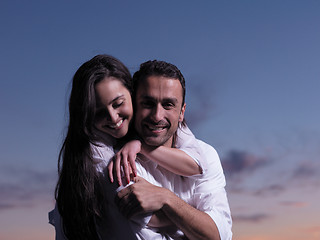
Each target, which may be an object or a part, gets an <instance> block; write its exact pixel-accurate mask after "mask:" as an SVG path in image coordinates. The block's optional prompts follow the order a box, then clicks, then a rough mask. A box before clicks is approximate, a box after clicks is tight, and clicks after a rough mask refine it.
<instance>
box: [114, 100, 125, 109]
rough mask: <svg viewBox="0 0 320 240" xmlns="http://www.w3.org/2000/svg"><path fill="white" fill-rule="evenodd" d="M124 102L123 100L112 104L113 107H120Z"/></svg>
mask: <svg viewBox="0 0 320 240" xmlns="http://www.w3.org/2000/svg"><path fill="white" fill-rule="evenodd" d="M122 104H123V101H121V102H115V103H113V104H112V107H113V108H118V107H120V106H121V105H122Z"/></svg>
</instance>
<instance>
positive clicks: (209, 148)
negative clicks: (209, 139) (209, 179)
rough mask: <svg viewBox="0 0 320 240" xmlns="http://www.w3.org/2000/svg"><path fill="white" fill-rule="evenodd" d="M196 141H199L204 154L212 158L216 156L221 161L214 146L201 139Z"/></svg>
mask: <svg viewBox="0 0 320 240" xmlns="http://www.w3.org/2000/svg"><path fill="white" fill-rule="evenodd" d="M196 140H197V142H198V144H199V147H200V148H201V150H202V152H203V154H205V155H207V154H209V155H210V156H211V157H213V156H215V157H217V158H218V159H219V155H218V153H217V151H216V149H215V148H214V147H213V146H211V145H210V144H208V143H206V142H204V141H202V140H200V139H196Z"/></svg>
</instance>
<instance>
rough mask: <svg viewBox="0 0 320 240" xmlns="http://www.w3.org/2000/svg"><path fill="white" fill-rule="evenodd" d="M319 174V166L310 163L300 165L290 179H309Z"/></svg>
mask: <svg viewBox="0 0 320 240" xmlns="http://www.w3.org/2000/svg"><path fill="white" fill-rule="evenodd" d="M318 174H319V166H318V165H316V164H315V163H313V162H311V161H304V162H302V163H300V164H299V165H298V166H297V167H296V169H295V170H294V172H293V174H292V178H293V179H296V178H299V179H301V178H311V177H313V176H315V175H318Z"/></svg>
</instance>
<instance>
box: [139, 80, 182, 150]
mask: <svg viewBox="0 0 320 240" xmlns="http://www.w3.org/2000/svg"><path fill="white" fill-rule="evenodd" d="M136 93H137V94H136V113H135V128H136V131H137V132H138V134H139V135H140V137H142V139H143V140H144V142H145V143H146V144H148V145H151V146H161V145H164V146H167V147H171V146H172V138H173V134H174V133H175V132H176V130H177V128H178V123H179V122H182V121H183V117H184V111H185V108H186V105H185V104H184V105H183V106H182V99H183V98H182V86H181V84H180V82H179V80H178V79H172V78H167V77H162V76H150V77H148V78H147V79H146V80H145V81H143V82H141V83H140V84H139V86H138V89H137V92H136Z"/></svg>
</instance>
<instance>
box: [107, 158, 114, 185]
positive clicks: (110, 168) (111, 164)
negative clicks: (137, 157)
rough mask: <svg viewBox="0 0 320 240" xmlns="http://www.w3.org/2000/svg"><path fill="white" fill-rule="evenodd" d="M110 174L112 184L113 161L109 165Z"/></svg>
mask: <svg viewBox="0 0 320 240" xmlns="http://www.w3.org/2000/svg"><path fill="white" fill-rule="evenodd" d="M108 173H109V178H110V182H112V183H113V161H112V160H111V161H110V162H109V164H108Z"/></svg>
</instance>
